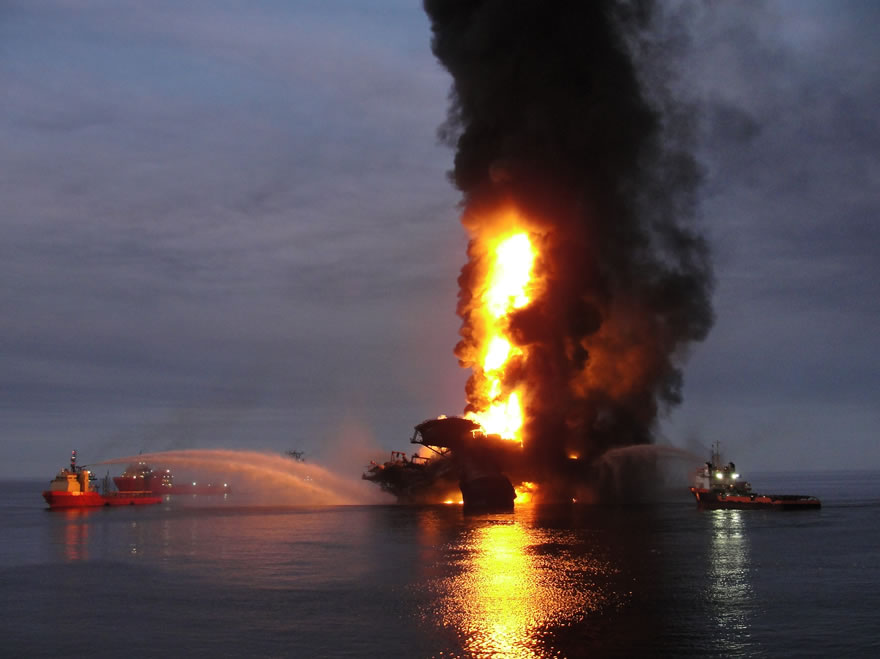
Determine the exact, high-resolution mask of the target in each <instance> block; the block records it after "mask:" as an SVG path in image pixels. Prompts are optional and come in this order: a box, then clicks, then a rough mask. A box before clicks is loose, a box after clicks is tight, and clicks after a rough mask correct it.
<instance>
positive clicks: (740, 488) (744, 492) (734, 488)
mask: <svg viewBox="0 0 880 659" xmlns="http://www.w3.org/2000/svg"><path fill="white" fill-rule="evenodd" d="M690 489H691V492H692V493H693V495H694V498H695V499H696V500H697V505H698V506H699V507H700V508H711V509H718V508H720V509H731V508H734V509H749V508H769V509H773V510H809V509H815V508H821V507H822V502H821V501H819V499H817V498H816V497H812V496H806V495H803V494H758V493H757V492H753V491H752V486H751V484H749V483H747V482H745V481H741V480H739V474H738V473H736V465H734V464H733V463H732V462H730V463H728V464H722V463H721V444H720V443H719V442H715V444H714V446H713V447H712V459H711V460H710V461H709V462H707V463H706V464H705V466H703V467H701V468H700V469H699V470H697V473H696V479H695V483H694V485H693V486H692V487H691V488H690Z"/></svg>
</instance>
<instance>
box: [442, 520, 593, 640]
mask: <svg viewBox="0 0 880 659" xmlns="http://www.w3.org/2000/svg"><path fill="white" fill-rule="evenodd" d="M560 540H561V538H557V537H555V536H553V532H552V531H551V530H547V529H540V530H539V529H534V528H531V527H529V526H528V525H525V524H522V523H518V522H516V521H504V522H502V521H499V520H495V519H492V520H489V523H488V524H485V525H481V526H479V527H477V528H474V529H472V530H471V531H469V532H468V533H467V535H466V536H465V538H463V543H462V545H461V546H457V547H454V549H455V550H456V551H458V550H461V551H462V555H463V556H466V558H464V559H462V560H463V562H462V568H463V569H462V571H461V572H460V573H459V574H458V575H457V576H455V577H450V578H448V579H447V580H445V582H444V583H442V584H441V590H442V591H443V592H444V593H445V597H444V598H443V599H442V604H441V607H442V609H441V610H440V611H439V612H438V613H439V617H440V618H441V620H442V621H443V624H444V625H445V626H452V627H454V628H455V629H456V631H457V633H458V635H459V636H460V638H461V642H462V646H463V648H464V650H465V651H466V653H467V655H468V656H473V657H537V656H543V652H542V646H541V637H542V634H541V630H542V629H544V628H546V627H548V626H554V625H567V624H571V623H572V622H574V621H577V620H581V619H583V617H584V616H586V615H588V614H590V613H593V612H595V611H597V610H598V609H600V608H602V607H603V606H604V605H605V604H606V603H607V598H606V596H605V595H604V594H603V593H601V592H599V590H598V589H595V588H591V587H590V586H589V581H590V579H589V578H584V573H585V572H586V573H588V574H597V573H601V574H606V573H608V571H609V570H610V568H609V566H608V565H606V564H604V563H602V562H600V561H598V560H597V559H595V558H590V557H585V556H578V557H577V558H574V557H573V555H572V553H571V552H570V551H569V550H567V549H566V548H565V546H564V545H565V543H564V542H560ZM550 543H552V544H553V546H554V548H555V550H554V552H553V554H552V555H549V554H547V553H545V552H544V551H541V550H540V547H542V546H546V545H547V544H550Z"/></svg>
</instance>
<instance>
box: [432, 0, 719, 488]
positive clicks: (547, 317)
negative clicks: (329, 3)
mask: <svg viewBox="0 0 880 659" xmlns="http://www.w3.org/2000/svg"><path fill="white" fill-rule="evenodd" d="M424 6H425V10H426V12H427V14H428V16H429V18H430V20H431V25H432V32H433V40H432V49H433V52H434V54H435V55H436V56H437V58H438V59H439V60H440V62H441V63H442V64H443V66H445V67H446V69H448V71H449V72H450V74H451V75H452V78H453V83H452V89H451V93H450V108H449V114H448V118H447V121H446V122H445V123H444V124H443V126H441V128H440V135H441V138H442V139H443V140H445V141H446V142H448V143H449V144H451V145H453V146H454V147H455V149H456V152H455V167H454V170H453V171H452V172H451V178H452V180H453V181H454V184H455V185H456V186H457V187H458V189H459V190H461V192H462V194H463V201H462V204H463V208H464V212H463V217H462V222H463V224H464V225H465V226H466V227H467V228H468V229H469V230H471V232H472V235H474V233H478V229H479V225H480V223H481V222H486V221H491V220H490V219H487V218H491V217H492V216H493V210H494V209H496V208H498V207H500V206H502V205H505V204H508V205H509V204H513V205H514V206H515V207H516V208H517V209H519V211H520V212H522V213H523V214H524V215H525V216H526V217H528V218H529V222H530V224H531V230H532V233H533V235H534V236H536V237H537V238H536V239H537V240H538V242H539V251H540V258H539V262H538V264H537V266H536V267H537V269H538V274H539V276H540V277H542V278H543V279H544V280H545V281H546V282H547V285H546V291H545V293H544V294H543V295H542V296H541V298H540V299H537V300H535V301H534V302H533V303H532V304H530V305H529V306H528V307H526V308H525V309H522V310H521V311H518V312H514V314H513V316H512V317H511V319H510V324H509V329H508V333H509V336H510V337H511V338H512V340H513V341H514V343H517V344H518V345H520V346H527V347H528V351H527V354H528V357H527V358H526V359H524V360H523V361H522V363H519V364H517V365H515V367H513V368H511V369H509V371H508V372H507V374H506V376H505V377H506V379H507V384H509V385H511V386H513V385H516V383H518V382H523V383H528V390H529V391H530V392H531V394H530V395H529V397H528V399H527V400H526V401H525V406H526V426H525V432H524V437H525V441H524V445H525V451H526V453H527V454H528V456H529V458H530V459H529V464H530V465H531V469H532V470H533V471H534V472H535V473H532V474H529V476H530V478H535V479H536V480H539V479H540V478H541V476H542V475H544V476H546V477H547V478H550V477H551V474H552V473H553V472H554V471H556V470H560V469H568V467H563V466H562V465H563V463H564V460H565V459H566V456H567V455H569V454H571V453H578V454H579V455H580V456H581V457H582V458H585V459H587V461H589V460H590V459H595V458H596V457H598V456H600V455H601V454H603V453H604V452H606V451H607V450H609V449H611V448H615V447H620V446H629V445H638V444H646V443H650V442H651V441H652V434H653V432H654V430H655V425H656V420H657V417H658V414H659V413H660V412H662V411H663V410H665V409H666V408H668V407H669V406H670V405H674V404H676V403H678V402H680V400H681V387H682V372H681V363H682V360H683V357H684V356H685V350H686V348H687V346H688V344H690V343H691V342H694V341H700V340H702V339H703V338H704V337H705V336H706V334H707V333H708V331H709V329H710V327H711V325H712V322H713V313H712V308H711V301H710V296H711V291H712V284H713V277H712V268H711V264H710V260H709V256H708V249H707V244H706V241H705V240H704V239H703V237H702V236H701V235H700V234H699V233H698V231H697V230H696V228H695V226H694V219H695V214H696V213H695V211H696V191H697V187H698V184H699V182H700V178H701V176H700V168H699V166H698V164H697V162H696V160H695V158H694V157H693V155H692V153H691V151H690V144H689V142H690V125H691V124H689V119H692V117H691V116H690V115H689V113H688V108H686V107H683V106H680V105H678V104H676V103H675V101H674V99H673V98H672V95H671V94H670V93H669V91H668V85H667V83H668V82H669V80H668V79H666V78H664V75H665V74H666V73H668V72H669V71H670V70H671V69H670V68H669V67H668V66H665V64H664V61H665V60H664V59H663V58H665V57H667V55H669V53H668V52H667V51H666V50H665V49H664V48H663V47H662V45H663V42H662V40H659V39H657V33H656V31H655V27H656V26H657V25H658V20H657V19H658V18H659V17H660V14H659V10H658V7H656V6H655V5H654V4H653V3H651V2H639V1H632V2H611V1H607V0H606V1H603V0H555V1H548V0H426V2H425V4H424ZM649 59H650V60H652V61H648V60H649ZM473 248H474V245H473V241H471V246H470V247H469V256H470V257H471V259H472V260H471V262H469V263H468V264H466V265H465V266H464V267H463V268H462V272H461V276H460V278H459V282H460V285H461V290H460V294H459V304H458V313H459V315H460V316H461V318H462V330H461V336H462V340H461V342H460V343H459V345H458V346H457V348H456V354H458V355H459V358H460V359H462V361H463V363H465V362H467V359H466V358H465V357H464V356H465V355H467V354H468V351H469V350H470V349H471V348H472V347H473V346H472V345H470V343H471V341H472V338H471V334H472V333H471V332H470V324H469V323H470V313H471V304H472V303H473V299H474V292H473V286H474V285H475V284H476V282H475V281H474V280H473V279H474V264H473V258H474V254H475V250H474V249H473Z"/></svg>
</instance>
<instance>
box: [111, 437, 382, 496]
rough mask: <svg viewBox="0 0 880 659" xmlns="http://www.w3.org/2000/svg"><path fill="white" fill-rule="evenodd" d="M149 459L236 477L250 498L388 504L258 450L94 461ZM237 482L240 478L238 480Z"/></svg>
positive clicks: (320, 470)
mask: <svg viewBox="0 0 880 659" xmlns="http://www.w3.org/2000/svg"><path fill="white" fill-rule="evenodd" d="M131 462H148V463H151V464H153V465H154V466H159V465H161V466H163V467H164V466H168V467H181V468H184V469H192V470H197V471H203V472H209V473H213V474H223V475H224V476H225V477H228V478H231V477H234V478H235V479H236V481H237V482H236V485H235V490H234V491H235V492H236V496H239V493H240V494H242V495H246V497H247V499H248V500H249V501H251V502H253V501H259V502H261V503H262V502H265V503H273V504H301V505H357V504H375V503H387V499H386V498H385V495H383V494H382V493H380V492H376V491H375V489H374V488H371V487H369V485H368V484H367V483H363V482H361V481H355V480H352V479H350V478H347V477H345V476H343V475H340V474H338V473H334V472H332V471H330V470H328V469H326V468H324V467H321V466H319V465H316V464H311V463H302V462H297V461H296V460H293V459H291V458H288V457H285V456H281V455H276V454H271V453H260V452H257V451H234V450H220V449H190V450H184V451H162V452H158V453H146V454H141V455H132V456H126V457H121V458H113V459H110V460H104V461H103V462H100V463H98V464H101V465H111V464H128V463H131ZM238 481H244V483H243V484H242V483H241V482H238Z"/></svg>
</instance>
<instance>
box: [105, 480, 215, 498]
mask: <svg viewBox="0 0 880 659" xmlns="http://www.w3.org/2000/svg"><path fill="white" fill-rule="evenodd" d="M113 483H114V484H115V485H116V488H117V489H118V490H119V491H120V492H133V491H139V490H141V488H145V489H146V490H147V491H148V492H152V493H153V494H157V495H160V496H161V495H163V494H229V493H230V491H231V489H230V487H229V486H228V485H214V484H213V483H208V484H207V485H168V484H166V483H162V482H161V481H160V479H159V478H152V477H151V478H137V477H134V476H116V477H114V478H113Z"/></svg>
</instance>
